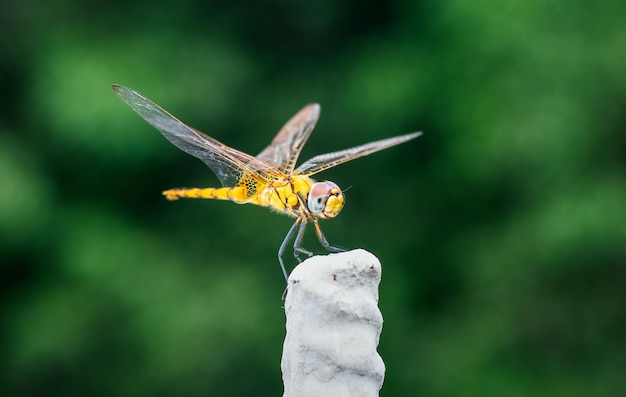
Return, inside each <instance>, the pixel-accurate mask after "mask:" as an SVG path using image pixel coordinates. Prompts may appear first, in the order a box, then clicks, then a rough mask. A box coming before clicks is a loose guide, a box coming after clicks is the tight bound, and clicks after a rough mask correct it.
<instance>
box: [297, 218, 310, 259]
mask: <svg viewBox="0 0 626 397" xmlns="http://www.w3.org/2000/svg"><path fill="white" fill-rule="evenodd" d="M299 219H300V218H299ZM300 220H301V219H300ZM301 221H302V223H301V224H300V229H298V235H297V236H296V240H295V241H294V243H293V256H295V257H296V260H297V261H298V263H301V262H302V259H300V254H304V255H306V256H308V257H311V256H313V253H312V252H311V251H308V250H305V249H304V248H302V247H301V245H302V238H303V237H304V231H305V230H306V223H307V220H306V219H304V220H301Z"/></svg>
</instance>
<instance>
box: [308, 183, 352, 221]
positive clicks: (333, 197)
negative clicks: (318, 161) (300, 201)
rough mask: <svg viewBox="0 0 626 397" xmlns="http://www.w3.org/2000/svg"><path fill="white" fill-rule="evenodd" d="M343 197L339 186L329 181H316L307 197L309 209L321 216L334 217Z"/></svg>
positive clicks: (341, 204) (338, 210)
mask: <svg viewBox="0 0 626 397" xmlns="http://www.w3.org/2000/svg"><path fill="white" fill-rule="evenodd" d="M343 202H344V197H343V193H342V192H341V189H340V188H339V186H337V184H336V183H334V182H330V181H324V182H316V183H314V184H313V186H311V190H310V191H309V195H308V197H307V206H308V207H309V211H311V212H312V213H313V214H315V215H317V216H319V217H321V218H326V219H328V218H334V217H336V216H337V214H339V212H340V211H341V209H342V208H343Z"/></svg>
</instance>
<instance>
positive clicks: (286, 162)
mask: <svg viewBox="0 0 626 397" xmlns="http://www.w3.org/2000/svg"><path fill="white" fill-rule="evenodd" d="M319 117H320V105H318V104H317V103H314V104H310V105H307V106H305V107H304V108H302V110H300V111H299V112H298V113H296V115H295V116H293V117H292V118H291V119H290V120H289V121H288V122H287V123H286V124H285V125H284V126H283V128H281V129H280V131H279V132H278V134H276V136H275V137H274V139H273V140H272V143H270V145H269V146H268V147H266V148H265V149H264V150H263V151H262V152H261V153H259V155H258V156H257V158H258V159H259V160H261V161H265V162H270V163H272V164H274V165H275V166H276V167H277V168H278V169H279V171H280V172H281V173H284V174H286V175H291V173H292V172H293V169H294V168H295V166H296V161H298V156H300V152H301V151H302V148H303V147H304V144H305V143H306V141H307V139H308V138H309V136H310V135H311V132H312V131H313V128H315V124H316V123H317V119H318V118H319Z"/></svg>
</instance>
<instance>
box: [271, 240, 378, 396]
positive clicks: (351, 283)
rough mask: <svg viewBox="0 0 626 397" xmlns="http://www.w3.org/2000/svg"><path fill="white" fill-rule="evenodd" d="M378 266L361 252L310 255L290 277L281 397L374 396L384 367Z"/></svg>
mask: <svg viewBox="0 0 626 397" xmlns="http://www.w3.org/2000/svg"><path fill="white" fill-rule="evenodd" d="M380 276H381V266H380V262H379V261H378V259H377V258H376V257H375V256H374V255H372V254H370V253H369V252H367V251H364V250H361V249H359V250H354V251H349V252H342V253H339V254H330V255H328V256H314V257H312V258H309V259H307V260H306V261H304V262H302V263H301V264H300V265H298V266H297V267H296V268H295V269H294V270H293V272H292V273H291V275H290V276H289V288H288V292H287V296H286V299H285V313H286V315H287V335H286V336H285V343H284V346H283V358H282V361H281V369H282V372H283V382H284V386H285V393H284V395H283V396H284V397H326V396H328V397H344V396H345V397H348V396H350V397H353V396H354V397H356V396H358V397H375V396H378V392H379V391H380V388H381V387H382V384H383V378H384V375H385V364H384V363H383V360H382V359H381V357H380V356H379V355H378V353H377V352H376V347H377V346H378V340H379V338H380V332H381V329H382V325H383V318H382V315H381V313H380V310H379V309H378V284H379V283H380Z"/></svg>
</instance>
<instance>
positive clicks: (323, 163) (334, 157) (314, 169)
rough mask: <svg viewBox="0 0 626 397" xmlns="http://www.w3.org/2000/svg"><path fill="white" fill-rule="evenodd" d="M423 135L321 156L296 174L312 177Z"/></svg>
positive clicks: (398, 137) (410, 135)
mask: <svg viewBox="0 0 626 397" xmlns="http://www.w3.org/2000/svg"><path fill="white" fill-rule="evenodd" d="M420 135H422V133H421V132H414V133H412V134H406V135H400V136H396V137H393V138H387V139H383V140H380V141H376V142H370V143H367V144H365V145H361V146H357V147H353V148H350V149H345V150H340V151H338V152H332V153H326V154H320V155H319V156H315V157H313V158H312V159H310V160H308V161H305V162H304V163H303V164H302V165H301V166H300V167H298V168H297V169H296V173H298V174H303V175H306V176H311V175H313V174H317V173H318V172H321V171H324V170H327V169H329V168H332V167H334V166H336V165H339V164H343V163H345V162H347V161H350V160H354V159H356V158H359V157H363V156H367V155H368V154H372V153H374V152H378V151H379V150H383V149H387V148H389V147H392V146H395V145H399V144H401V143H404V142H406V141H409V140H411V139H414V138H417V137H418V136H420Z"/></svg>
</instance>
